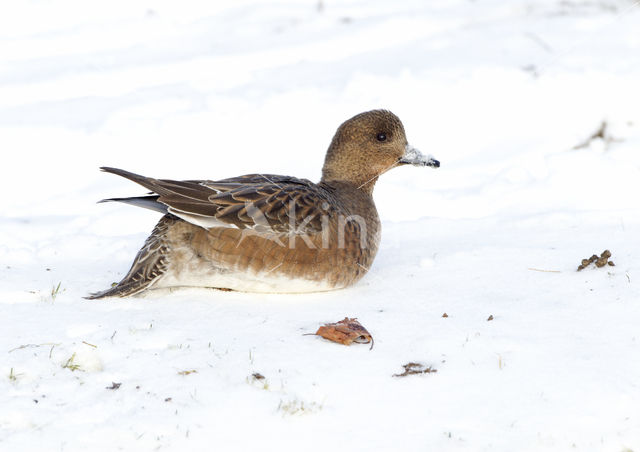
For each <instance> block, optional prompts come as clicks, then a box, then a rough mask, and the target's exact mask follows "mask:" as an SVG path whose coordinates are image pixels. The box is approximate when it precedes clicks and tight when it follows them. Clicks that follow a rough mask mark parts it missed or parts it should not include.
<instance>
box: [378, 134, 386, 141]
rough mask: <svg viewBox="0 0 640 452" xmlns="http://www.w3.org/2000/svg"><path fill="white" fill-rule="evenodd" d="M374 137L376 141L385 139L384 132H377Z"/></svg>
mask: <svg viewBox="0 0 640 452" xmlns="http://www.w3.org/2000/svg"><path fill="white" fill-rule="evenodd" d="M376 139H377V140H378V141H387V135H386V134H384V133H379V134H378V135H377V136H376Z"/></svg>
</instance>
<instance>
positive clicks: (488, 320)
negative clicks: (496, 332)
mask: <svg viewBox="0 0 640 452" xmlns="http://www.w3.org/2000/svg"><path fill="white" fill-rule="evenodd" d="M492 320H493V314H491V315H489V317H488V318H487V322H490V321H492Z"/></svg>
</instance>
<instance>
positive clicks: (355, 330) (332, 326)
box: [316, 317, 373, 348]
mask: <svg viewBox="0 0 640 452" xmlns="http://www.w3.org/2000/svg"><path fill="white" fill-rule="evenodd" d="M316 335H317V336H322V337H323V338H325V339H328V340H330V341H333V342H337V343H339V344H343V345H351V344H352V343H353V342H355V343H358V344H368V343H369V342H371V348H373V337H371V334H369V332H368V331H367V330H366V329H365V327H363V326H362V325H361V324H360V322H358V320H357V319H350V318H349V317H345V318H344V319H343V320H340V321H339V322H336V323H327V324H325V325H323V326H321V327H320V328H318V331H316Z"/></svg>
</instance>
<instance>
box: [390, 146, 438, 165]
mask: <svg viewBox="0 0 640 452" xmlns="http://www.w3.org/2000/svg"><path fill="white" fill-rule="evenodd" d="M398 163H399V164H401V165H413V166H430V167H432V168H440V162H439V161H438V160H436V159H434V158H433V157H432V156H430V155H424V154H423V153H422V152H420V151H419V150H418V149H416V148H414V147H413V146H411V145H410V144H407V145H406V146H405V148H404V155H403V156H402V157H400V160H398Z"/></svg>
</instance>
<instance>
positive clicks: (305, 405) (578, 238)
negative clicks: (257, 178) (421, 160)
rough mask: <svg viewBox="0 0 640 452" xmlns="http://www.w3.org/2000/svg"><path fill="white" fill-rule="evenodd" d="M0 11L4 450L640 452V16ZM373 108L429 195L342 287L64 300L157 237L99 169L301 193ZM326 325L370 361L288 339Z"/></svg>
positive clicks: (398, 193)
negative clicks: (425, 162) (267, 177)
mask: <svg viewBox="0 0 640 452" xmlns="http://www.w3.org/2000/svg"><path fill="white" fill-rule="evenodd" d="M1 9H2V13H1V14H0V146H1V148H2V165H1V166H0V171H1V177H0V184H2V185H1V186H0V188H1V190H2V196H1V197H0V450H3V451H5V450H6V451H25V450H52V451H87V450H90V451H102V450H105V451H111V450H132V451H146V450H170V451H184V450H194V451H211V450H224V451H227V450H251V449H259V450H304V451H313V450H326V449H338V448H339V449H341V450H407V451H418V450H422V451H424V450H433V451H449V450H465V451H514V450H524V451H528V450H530V451H539V450H553V451H567V450H576V451H614V452H622V451H627V452H628V451H629V450H633V451H636V452H637V451H638V450H640V360H639V359H638V357H639V356H640V333H639V331H640V328H639V325H640V284H639V282H640V259H639V256H640V202H639V201H638V196H639V194H640V88H639V84H638V80H639V79H640V58H639V57H638V56H639V55H640V26H639V23H640V5H638V3H637V2H633V1H630V0H589V1H587V0H585V1H580V0H573V1H557V0H538V1H533V0H512V1H509V2H504V1H498V0H476V1H469V0H440V1H430V2H424V1H417V0H416V1H402V2H390V1H384V0H368V1H363V0H353V1H342V2H338V1H330V0H322V1H293V0H281V1H279V2H260V1H257V0H242V1H234V2H210V1H202V2H195V1H191V2H170V1H155V2H151V1H142V0H138V1H130V0H127V1H124V0H114V1H111V2H86V1H80V0H55V1H36V0H31V1H24V2H11V3H5V4H4V5H3V6H2V8H1ZM381 107H382V108H388V109H390V110H392V111H394V112H395V113H396V114H398V115H399V116H400V118H401V119H402V120H403V121H404V124H405V127H406V130H407V134H408V137H409V140H410V142H411V143H412V144H413V145H415V146H416V147H418V148H420V149H421V150H423V151H424V152H429V153H432V154H433V155H435V156H436V157H437V158H438V159H439V160H440V161H441V162H442V167H441V168H440V169H439V170H437V171H433V170H428V169H419V168H401V169H397V170H394V171H392V172H390V173H387V174H386V175H384V176H383V177H382V178H381V180H380V181H379V182H378V185H377V187H376V191H375V198H376V202H377V205H378V209H379V212H380V215H381V218H382V220H383V229H384V230H383V238H382V246H381V250H380V252H379V254H378V258H377V260H376V262H375V264H374V265H373V268H372V269H371V271H370V273H369V275H368V276H367V277H366V278H365V279H364V280H363V281H361V282H360V283H359V284H357V285H356V286H355V287H353V288H350V289H347V290H343V291H338V292H333V293H321V294H310V295H286V296H284V295H256V294H241V293H226V292H219V291H210V290H196V289H189V290H180V291H175V292H173V293H166V292H165V293H155V294H152V295H150V296H148V297H146V298H139V299H129V300H124V301H119V300H108V301H100V302H89V301H86V300H83V299H82V296H83V295H86V294H87V293H88V292H90V291H95V290H100V289H104V288H106V287H107V286H108V285H109V284H110V283H111V282H113V281H116V280H119V279H120V277H121V276H122V275H123V274H124V273H125V272H126V271H127V269H128V267H129V264H130V263H131V259H132V258H133V256H134V255H135V253H136V251H137V250H138V248H139V247H140V246H141V245H142V242H143V241H144V239H145V237H146V235H147V234H148V233H149V231H150V230H151V228H152V227H153V225H154V224H155V222H156V221H157V219H158V215H157V214H155V213H152V212H149V211H146V210H143V209H136V208H132V207H128V206H124V205H109V204H100V205H96V204H95V202H96V201H97V200H99V199H101V198H105V197H112V196H126V195H132V194H137V193H142V191H140V190H139V189H138V188H137V187H136V186H135V185H134V184H132V183H129V182H127V181H125V180H122V179H120V178H117V177H115V176H111V175H107V174H102V173H100V172H99V171H98V167H99V166H101V165H108V166H116V167H122V168H125V169H128V170H131V171H135V172H139V173H142V174H145V175H149V176H154V177H167V178H190V179H195V178H202V179H206V178H209V179H216V178H224V177H229V176H235V175H239V174H246V173H251V172H269V173H280V174H290V175H295V176H299V177H306V178H309V179H312V180H317V179H318V178H319V175H320V167H321V164H322V161H323V158H324V151H325V150H326V147H327V146H328V143H329V140H330V139H331V136H332V134H333V132H334V130H335V128H336V127H337V126H338V125H339V124H340V123H341V122H342V121H343V120H345V119H347V118H348V117H350V116H352V115H354V114H356V113H359V112H361V111H364V110H368V109H372V108H381ZM603 122H604V123H605V124H606V127H605V131H604V134H603V136H604V139H602V138H596V139H593V140H591V141H589V142H588V143H585V141H587V140H588V138H589V137H590V136H591V135H592V134H594V133H595V132H597V130H598V128H599V127H600V125H601V124H602V123H603ZM582 143H584V144H585V145H584V146H582V147H579V148H577V149H576V148H575V147H576V146H577V145H580V144H582ZM604 249H610V250H611V252H612V254H613V256H612V260H613V261H614V262H615V264H616V265H615V266H614V267H609V266H607V267H604V268H598V269H596V268H588V269H586V270H584V271H582V272H576V267H577V265H578V264H579V263H580V260H581V259H582V258H585V257H589V256H590V255H591V254H593V253H598V254H599V253H600V252H602V251H603V250H604ZM542 270H544V271H542ZM445 312H446V313H447V315H448V317H446V318H445V317H443V316H442V315H443V313H445ZM490 315H491V316H492V317H493V320H491V321H488V320H487V319H488V318H489V316H490ZM345 316H349V317H357V318H358V319H359V320H360V322H361V323H362V324H363V325H364V326H365V327H366V328H367V329H368V330H369V331H370V332H371V333H372V335H373V337H374V339H375V346H374V348H373V350H371V351H369V347H368V346H366V345H355V346H351V347H344V346H341V345H336V344H333V343H329V342H327V341H324V340H323V339H321V338H318V337H314V336H303V334H304V333H311V332H314V331H315V330H316V329H317V327H318V326H319V325H320V324H322V323H324V322H331V321H337V320H340V319H342V318H343V317H345ZM412 361H413V362H419V363H423V364H424V365H427V366H432V367H433V368H434V369H436V370H437V373H431V374H425V375H411V376H407V377H404V378H399V377H393V375H394V374H398V373H400V372H401V371H402V365H403V364H406V363H408V362H412ZM254 373H259V374H260V375H262V376H264V379H256V378H254V377H253V376H252V375H253V374H254ZM113 383H119V384H120V386H119V387H118V388H115V386H117V385H113ZM107 388H112V389H107Z"/></svg>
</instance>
